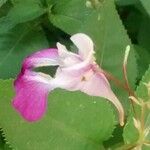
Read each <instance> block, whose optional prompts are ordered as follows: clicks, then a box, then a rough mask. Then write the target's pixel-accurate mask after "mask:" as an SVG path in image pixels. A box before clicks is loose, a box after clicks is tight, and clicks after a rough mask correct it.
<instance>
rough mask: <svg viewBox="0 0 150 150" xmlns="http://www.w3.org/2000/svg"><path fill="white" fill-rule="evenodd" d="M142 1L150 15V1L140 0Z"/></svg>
mask: <svg viewBox="0 0 150 150" xmlns="http://www.w3.org/2000/svg"><path fill="white" fill-rule="evenodd" d="M140 2H141V4H142V5H143V7H144V9H145V11H146V12H147V14H148V15H149V16H150V1H149V0H140Z"/></svg>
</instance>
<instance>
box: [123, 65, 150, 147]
mask: <svg viewBox="0 0 150 150" xmlns="http://www.w3.org/2000/svg"><path fill="white" fill-rule="evenodd" d="M145 83H147V84H148V83H150V67H149V69H148V70H147V71H146V73H145V75H144V76H143V78H142V81H141V82H140V85H139V87H138V88H137V90H136V95H137V97H138V98H140V99H142V100H143V101H147V102H149V103H150V96H149V95H148V88H147V87H146V86H145ZM144 111H145V113H144V115H145V116H144V120H145V121H144V129H146V128H149V127H150V111H149V109H147V108H145V109H144ZM135 112H136V118H137V117H138V118H139V120H140V118H141V108H140V107H139V106H136V105H135ZM133 117H135V114H133V113H131V115H130V116H129V119H128V122H127V124H126V126H125V128H124V133H123V137H124V141H125V143H127V144H131V145H132V144H133V143H134V144H135V146H136V142H137V141H138V140H139V136H140V134H139V132H138V130H137V129H136V128H135V125H134V122H133ZM148 132H149V130H148ZM144 139H145V140H146V141H149V142H150V133H148V135H147V136H146V137H144ZM149 148H150V147H147V146H144V144H143V146H142V150H147V149H149Z"/></svg>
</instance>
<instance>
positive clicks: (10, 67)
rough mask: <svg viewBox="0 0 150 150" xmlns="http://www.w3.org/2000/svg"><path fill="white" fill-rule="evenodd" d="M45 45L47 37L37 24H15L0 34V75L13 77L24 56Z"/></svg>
mask: <svg viewBox="0 0 150 150" xmlns="http://www.w3.org/2000/svg"><path fill="white" fill-rule="evenodd" d="M46 47H48V42H47V39H46V37H45V35H44V33H43V31H42V30H41V28H40V27H38V26H37V25H32V26H31V25H30V24H25V25H21V26H17V27H16V28H14V29H13V30H11V32H9V33H6V34H2V35H0V77H1V78H5V79H6V78H10V77H15V76H16V75H17V74H18V72H19V70H20V68H21V62H22V60H23V58H24V57H25V56H27V55H29V54H31V53H32V52H34V51H37V50H40V49H43V48H46Z"/></svg>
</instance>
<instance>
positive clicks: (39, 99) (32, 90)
mask: <svg viewBox="0 0 150 150" xmlns="http://www.w3.org/2000/svg"><path fill="white" fill-rule="evenodd" d="M38 78H39V79H40V78H42V77H41V76H40V75H38V74H36V73H32V72H29V71H27V73H26V74H25V75H22V76H21V75H20V76H19V77H18V79H17V80H16V81H15V88H16V96H15V98H14V99H13V102H12V104H13V106H14V107H15V109H16V110H17V111H18V112H19V113H20V114H21V115H22V116H23V117H24V118H25V119H26V120H28V121H36V120H39V119H40V118H41V117H42V116H43V115H44V113H45V111H46V106H47V96H48V92H49V91H50V90H52V88H51V87H50V85H48V84H45V83H42V82H38V81H36V80H37V79H38ZM31 79H32V80H31ZM43 80H44V78H43Z"/></svg>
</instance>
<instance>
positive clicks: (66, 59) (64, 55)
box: [57, 43, 82, 67]
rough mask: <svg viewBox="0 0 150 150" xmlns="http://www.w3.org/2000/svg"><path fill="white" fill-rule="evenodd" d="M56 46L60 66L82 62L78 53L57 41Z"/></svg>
mask: <svg viewBox="0 0 150 150" xmlns="http://www.w3.org/2000/svg"><path fill="white" fill-rule="evenodd" d="M57 48H58V55H59V58H60V66H61V67H70V66H73V65H75V64H78V63H81V62H82V59H81V57H80V56H79V55H77V54H75V53H72V52H70V51H68V50H67V49H66V47H65V46H64V45H62V44H60V43H57Z"/></svg>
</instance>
